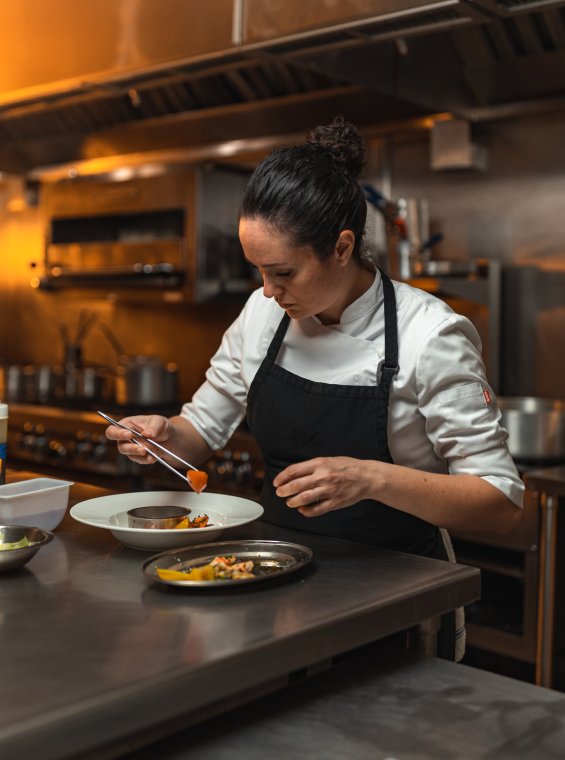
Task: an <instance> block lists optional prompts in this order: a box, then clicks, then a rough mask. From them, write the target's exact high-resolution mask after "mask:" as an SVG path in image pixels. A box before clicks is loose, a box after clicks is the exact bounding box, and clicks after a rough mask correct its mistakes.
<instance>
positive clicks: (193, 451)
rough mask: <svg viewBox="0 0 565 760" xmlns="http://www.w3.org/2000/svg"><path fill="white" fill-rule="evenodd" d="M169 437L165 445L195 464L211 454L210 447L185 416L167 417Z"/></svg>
mask: <svg viewBox="0 0 565 760" xmlns="http://www.w3.org/2000/svg"><path fill="white" fill-rule="evenodd" d="M169 425H170V437H169V439H168V441H167V447H168V448H169V449H171V450H172V451H174V452H175V454H178V455H179V456H180V457H182V458H183V459H187V460H188V461H189V462H190V463H191V464H193V465H195V466H197V465H199V464H201V463H202V462H204V461H205V460H206V459H208V457H209V456H210V455H211V454H212V449H211V448H210V447H209V446H208V444H207V443H206V441H205V440H204V439H203V438H202V436H201V435H200V433H199V432H198V431H197V430H196V428H195V427H194V425H192V423H191V422H189V421H188V420H187V419H186V417H180V416H177V417H169Z"/></svg>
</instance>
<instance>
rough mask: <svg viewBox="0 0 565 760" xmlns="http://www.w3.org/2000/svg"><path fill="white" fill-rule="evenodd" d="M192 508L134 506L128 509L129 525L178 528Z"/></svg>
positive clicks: (161, 528)
mask: <svg viewBox="0 0 565 760" xmlns="http://www.w3.org/2000/svg"><path fill="white" fill-rule="evenodd" d="M190 512H191V510H190V509H188V508H187V507H170V506H168V505H165V506H163V505H161V506H158V507H155V506H151V507H134V509H128V513H127V514H128V525H129V527H130V528H145V529H148V528H149V529H150V530H168V529H169V528H176V527H177V525H178V524H179V523H180V522H182V520H185V519H186V518H187V517H188V515H189V514H190Z"/></svg>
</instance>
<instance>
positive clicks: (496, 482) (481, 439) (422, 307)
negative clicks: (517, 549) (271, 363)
mask: <svg viewBox="0 0 565 760" xmlns="http://www.w3.org/2000/svg"><path fill="white" fill-rule="evenodd" d="M393 285H394V289H395V292H396V302H397V320H398V364H399V370H398V373H397V374H396V376H395V377H394V379H393V382H392V385H391V390H390V405H389V418H388V442H389V449H390V453H391V455H392V458H393V461H394V462H395V464H399V465H404V466H406V467H412V468H415V469H419V470H426V471H428V472H438V473H447V472H449V473H452V474H458V473H467V474H472V475H478V476H479V477H481V478H483V479H484V480H487V481H488V482H489V483H492V485H493V486H495V487H496V488H498V489H500V490H501V491H502V492H503V493H504V494H506V496H507V497H508V498H509V499H510V500H511V501H512V502H514V504H516V505H517V506H522V498H523V492H524V485H523V483H522V481H521V479H520V476H519V475H518V472H517V470H516V467H515V465H514V462H513V461H512V458H511V456H510V454H509V452H508V448H507V445H506V440H507V438H508V435H507V432H506V430H505V429H504V428H503V427H502V426H501V425H500V416H501V415H500V412H499V410H498V407H497V405H496V401H495V394H494V392H493V390H492V388H491V387H490V386H489V384H488V382H487V380H486V376H485V369H484V364H483V361H482V358H481V342H480V338H479V335H478V333H477V331H476V330H475V328H474V326H473V325H472V323H471V322H470V321H469V320H468V319H467V318H466V317H463V316H461V315H459V314H456V313H455V312H454V311H453V310H452V309H451V308H450V307H449V306H448V305H447V304H445V303H444V302H443V301H440V300H439V299H438V298H435V297H434V296H432V295H430V294H428V293H425V292H424V291H422V290H418V289H417V288H413V287H411V286H410V285H407V284H405V283H399V282H394V283H393ZM283 314H284V311H283V309H281V307H280V306H278V304H277V303H276V302H275V300H274V299H272V298H266V297H265V296H264V294H263V290H262V288H260V289H258V290H256V291H254V292H253V294H252V295H251V296H250V298H249V300H248V301H247V303H246V305H245V306H244V308H243V310H242V311H241V313H240V315H239V316H238V318H237V319H236V320H235V322H234V323H233V324H232V325H231V327H229V328H228V330H227V331H226V332H225V334H224V336H223V339H222V342H221V345H220V348H219V349H218V351H217V353H216V354H215V356H214V357H213V359H212V361H211V364H210V368H209V369H208V371H207V373H206V380H205V382H204V383H203V385H202V386H201V387H200V388H199V389H198V390H197V392H196V393H195V395H194V397H193V399H192V401H191V402H189V403H186V404H184V406H183V408H182V411H181V414H182V415H183V416H184V417H186V418H187V419H189V420H190V422H192V424H193V425H194V426H195V428H196V429H197V430H198V432H199V433H200V434H201V435H202V437H203V438H204V440H205V441H206V442H207V444H208V445H209V446H210V447H211V448H212V449H219V448H222V447H223V446H224V445H225V444H226V442H227V441H228V440H229V438H230V437H231V435H232V434H233V432H234V431H235V429H236V427H237V426H238V425H239V423H240V422H241V420H242V419H243V417H244V415H245V411H246V404H247V394H248V392H249V388H250V386H251V383H252V381H253V378H254V377H255V374H256V372H257V370H258V369H259V366H260V364H261V362H262V361H263V359H264V357H265V354H266V352H267V348H268V346H269V344H270V342H271V340H272V338H273V335H274V334H275V330H276V329H277V327H278V325H279V323H280V321H281V318H282V316H283ZM383 360H384V309H383V288H382V282H381V276H380V273H377V274H376V276H375V280H374V283H373V285H372V286H371V287H370V288H369V289H368V290H367V291H366V292H365V293H364V294H363V295H362V296H361V297H360V298H358V299H357V300H356V301H354V303H352V304H351V305H350V306H348V307H347V308H346V309H345V311H344V312H343V314H342V316H341V321H340V323H339V324H338V325H323V324H322V323H321V322H320V320H319V319H317V318H316V317H308V318H306V319H300V320H295V319H291V321H290V325H289V328H288V331H287V333H286V336H285V339H284V343H283V346H282V348H281V351H280V353H279V356H278V359H277V363H278V364H280V365H281V366H282V367H284V368H285V369H287V370H288V371H289V372H293V373H295V374H297V375H300V376H301V377H305V378H307V379H308V380H313V381H318V382H325V383H332V384H338V385H375V384H376V383H377V382H378V378H379V377H380V367H381V364H382V362H383ZM273 433H274V434H276V431H273Z"/></svg>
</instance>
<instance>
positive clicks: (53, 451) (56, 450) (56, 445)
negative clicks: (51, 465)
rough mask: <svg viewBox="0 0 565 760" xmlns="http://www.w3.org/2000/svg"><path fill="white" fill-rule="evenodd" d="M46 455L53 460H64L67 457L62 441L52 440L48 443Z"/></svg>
mask: <svg viewBox="0 0 565 760" xmlns="http://www.w3.org/2000/svg"><path fill="white" fill-rule="evenodd" d="M48 453H49V455H50V456H52V457H53V458H56V459H65V457H66V456H67V447H66V446H65V444H64V443H63V442H62V441H58V440H56V439H55V438H54V439H52V440H51V441H49V447H48Z"/></svg>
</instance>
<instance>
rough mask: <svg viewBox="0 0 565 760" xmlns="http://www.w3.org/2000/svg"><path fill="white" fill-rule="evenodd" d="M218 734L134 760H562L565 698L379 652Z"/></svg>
mask: <svg viewBox="0 0 565 760" xmlns="http://www.w3.org/2000/svg"><path fill="white" fill-rule="evenodd" d="M220 726H221V730H218V728H219V725H218V719H214V720H212V721H210V722H206V723H203V724H201V725H199V726H193V727H192V728H190V729H189V730H187V731H183V732H181V733H180V734H177V735H176V736H172V737H169V738H167V739H164V740H162V741H160V742H159V743H158V744H155V745H152V746H149V747H144V748H143V749H140V750H137V751H135V752H133V753H131V754H130V755H128V758H127V760H155V758H158V759H159V760H234V759H237V760H239V758H245V760H265V759H266V758H269V760H282V759H283V758H284V759H288V760H292V759H293V758H302V757H304V758H315V759H316V760H317V759H318V758H323V760H350V759H351V758H354V760H383V759H384V758H388V760H393V758H397V759H398V760H400V758H402V760H440V759H443V760H447V759H449V760H494V759H495V758H496V760H555V759H556V758H561V757H563V747H564V746H565V695H564V694H562V693H559V692H556V691H551V690H550V689H543V688H540V687H539V686H533V685H532V684H529V683H523V682H521V681H516V680H514V679H511V678H506V677H505V676H500V675H497V674H495V673H487V672H485V671H484V670H478V669H476V668H470V667H467V666H465V665H460V664H455V663H453V662H447V661H446V660H440V659H438V658H437V657H421V656H417V655H414V654H412V653H409V652H403V651H399V650H398V649H396V650H392V649H390V648H389V650H388V651H387V650H386V649H385V645H384V644H383V645H381V644H378V645H376V646H375V647H371V648H370V650H369V651H368V652H363V653H361V654H360V655H359V656H358V657H357V658H355V659H352V660H349V661H347V662H344V663H340V664H339V665H338V666H336V667H334V668H332V670H329V671H326V672H325V673H321V674H320V675H318V676H314V677H312V678H310V679H308V680H307V681H305V682H303V683H300V684H296V685H294V686H292V687H291V688H289V689H286V690H285V691H284V692H283V693H278V694H272V695H269V696H268V697H264V698H263V699H261V700H260V701H258V702H255V703H253V704H252V705H245V706H244V707H242V708H238V709H237V710H232V711H231V712H230V713H228V714H227V715H222V716H221V719H220Z"/></svg>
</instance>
